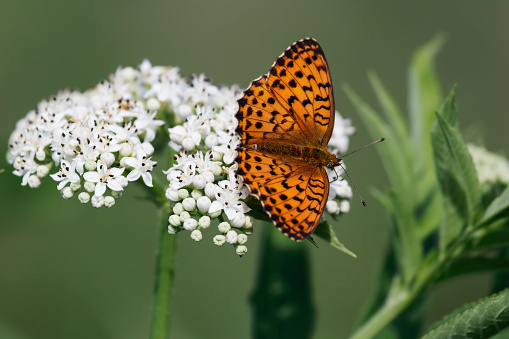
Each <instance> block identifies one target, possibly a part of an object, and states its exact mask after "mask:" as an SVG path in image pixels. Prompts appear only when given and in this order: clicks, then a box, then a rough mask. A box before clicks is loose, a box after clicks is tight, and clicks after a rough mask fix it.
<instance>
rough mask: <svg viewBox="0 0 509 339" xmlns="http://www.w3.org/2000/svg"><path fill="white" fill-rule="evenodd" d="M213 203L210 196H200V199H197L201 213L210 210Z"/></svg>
mask: <svg viewBox="0 0 509 339" xmlns="http://www.w3.org/2000/svg"><path fill="white" fill-rule="evenodd" d="M211 204H212V202H211V201H210V198H209V197H207V196H203V197H199V198H198V200H197V201H196V205H197V207H198V210H199V211H200V212H201V213H207V212H208V211H209V208H210V205H211Z"/></svg>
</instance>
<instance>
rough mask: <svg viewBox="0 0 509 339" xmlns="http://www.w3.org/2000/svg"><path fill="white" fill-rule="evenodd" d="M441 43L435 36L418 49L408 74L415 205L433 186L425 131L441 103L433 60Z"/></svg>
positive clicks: (431, 155)
mask: <svg viewBox="0 0 509 339" xmlns="http://www.w3.org/2000/svg"><path fill="white" fill-rule="evenodd" d="M444 42H445V38H444V36H443V35H437V36H435V37H434V38H433V39H431V40H430V41H429V42H428V43H426V44H425V45H423V46H422V47H420V48H419V49H418V50H417V52H416V53H415V54H414V56H413V59H412V63H411V66H410V69H409V72H408V73H409V75H408V78H409V79H408V86H409V100H408V101H409V122H410V135H411V139H412V145H413V148H414V150H415V154H416V155H417V157H416V165H415V171H416V173H417V175H418V178H419V180H417V181H416V182H415V185H416V186H415V191H416V195H417V200H416V201H422V200H423V199H425V198H426V196H427V194H428V193H429V191H430V190H431V189H433V187H434V186H435V185H436V177H435V173H434V171H433V152H432V148H431V142H430V135H429V131H430V130H431V126H432V125H433V121H434V120H435V117H434V113H435V111H436V110H437V109H438V108H439V107H440V104H441V102H442V94H441V89H440V84H439V81H438V76H437V74H436V71H435V57H436V55H437V53H438V51H439V50H440V48H441V47H442V45H443V43H444Z"/></svg>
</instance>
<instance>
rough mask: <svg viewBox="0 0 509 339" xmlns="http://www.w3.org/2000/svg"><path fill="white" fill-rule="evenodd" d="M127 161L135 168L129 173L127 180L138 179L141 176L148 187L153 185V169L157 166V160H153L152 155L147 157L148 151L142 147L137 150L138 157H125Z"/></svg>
mask: <svg viewBox="0 0 509 339" xmlns="http://www.w3.org/2000/svg"><path fill="white" fill-rule="evenodd" d="M124 159H125V160H124V161H125V163H126V164H127V165H129V166H131V167H132V168H133V170H132V171H131V172H130V173H129V174H128V175H127V180H129V181H136V180H138V178H139V177H140V176H141V178H142V179H143V182H144V183H145V185H147V186H148V187H152V174H151V173H150V172H152V170H153V169H154V167H155V166H156V162H155V161H152V157H147V155H146V153H145V152H144V151H143V150H142V149H141V148H140V149H138V150H137V157H136V158H133V157H127V158H124Z"/></svg>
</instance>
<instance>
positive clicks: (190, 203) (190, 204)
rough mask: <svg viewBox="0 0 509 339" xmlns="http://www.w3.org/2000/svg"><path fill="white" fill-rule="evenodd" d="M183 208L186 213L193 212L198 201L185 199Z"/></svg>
mask: <svg viewBox="0 0 509 339" xmlns="http://www.w3.org/2000/svg"><path fill="white" fill-rule="evenodd" d="M186 192H187V191H186ZM182 206H183V207H184V209H185V210H186V211H192V210H194V209H195V208H196V200H194V199H193V198H185V199H184V201H182Z"/></svg>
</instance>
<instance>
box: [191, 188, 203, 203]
mask: <svg viewBox="0 0 509 339" xmlns="http://www.w3.org/2000/svg"><path fill="white" fill-rule="evenodd" d="M191 197H193V199H194V200H198V199H200V198H201V197H203V191H202V190H199V189H194V190H192V191H191Z"/></svg>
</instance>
